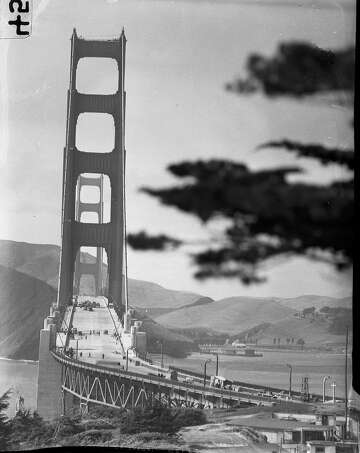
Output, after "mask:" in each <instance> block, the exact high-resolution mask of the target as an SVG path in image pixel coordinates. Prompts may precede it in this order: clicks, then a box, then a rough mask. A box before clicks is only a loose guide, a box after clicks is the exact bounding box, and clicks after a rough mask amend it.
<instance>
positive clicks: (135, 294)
mask: <svg viewBox="0 0 360 453" xmlns="http://www.w3.org/2000/svg"><path fill="white" fill-rule="evenodd" d="M59 257H60V248H59V247H58V246H55V245H48V244H28V243H25V242H14V241H2V240H0V357H9V358H14V359H30V360H37V358H38V348H39V332H40V329H41V327H42V325H43V320H44V318H45V317H46V316H47V315H48V314H49V308H50V304H51V302H54V301H55V300H56V289H57V280H58V266H59ZM85 259H86V261H90V260H91V259H92V257H91V256H90V255H89V256H86V255H85ZM199 299H201V296H199V295H197V294H193V293H188V292H181V291H172V290H168V289H166V288H163V287H162V286H160V285H157V284H155V283H150V282H144V281H140V280H132V279H130V280H129V302H130V305H132V306H134V307H139V308H140V309H141V308H142V309H144V308H146V307H150V308H153V307H160V310H161V307H169V308H168V310H173V309H176V308H179V307H181V306H184V305H186V304H192V303H194V302H196V301H197V300H199ZM139 317H141V318H142V319H144V327H145V329H146V330H147V332H148V335H149V344H150V346H153V348H155V349H156V342H157V341H158V340H161V339H164V340H165V343H166V344H167V345H168V346H167V352H168V353H170V354H174V355H181V354H183V353H184V352H186V351H188V350H189V349H191V348H192V342H191V340H189V339H188V338H186V337H185V336H183V335H179V334H176V333H173V332H171V331H170V330H169V329H167V328H166V327H163V326H160V325H158V324H157V323H156V322H155V321H153V320H152V319H149V318H147V317H146V316H145V315H140V313H139Z"/></svg>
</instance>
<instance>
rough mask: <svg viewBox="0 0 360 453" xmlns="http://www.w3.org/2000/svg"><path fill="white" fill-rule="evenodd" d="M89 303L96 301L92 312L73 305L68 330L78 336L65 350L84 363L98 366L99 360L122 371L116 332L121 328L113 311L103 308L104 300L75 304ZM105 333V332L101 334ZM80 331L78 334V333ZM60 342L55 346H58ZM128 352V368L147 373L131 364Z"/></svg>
mask: <svg viewBox="0 0 360 453" xmlns="http://www.w3.org/2000/svg"><path fill="white" fill-rule="evenodd" d="M85 301H90V302H97V303H99V304H100V307H95V308H93V310H92V311H89V310H85V309H84V308H81V307H79V306H77V307H76V308H75V311H74V316H73V320H72V327H73V328H75V329H77V332H78V333H75V334H74V338H70V340H69V345H68V346H69V347H71V348H72V349H73V351H74V357H75V356H76V354H77V357H78V359H79V360H81V361H84V362H88V363H93V364H95V363H99V364H102V363H103V361H106V362H113V365H114V366H119V365H120V367H123V368H125V366H126V363H125V362H126V361H125V360H124V359H123V349H122V346H121V343H120V341H119V340H117V339H116V333H119V334H120V333H121V330H122V326H121V323H120V321H119V319H118V317H117V314H116V312H115V310H114V309H113V308H109V307H108V306H107V299H106V298H105V297H96V298H95V297H88V296H80V297H79V300H78V304H81V303H82V302H85ZM106 331H107V333H105V332H106ZM80 332H81V334H80ZM61 343H62V341H60V342H59V343H58V344H57V346H59V347H61V346H62V344H61ZM131 359H132V351H129V362H128V369H129V370H130V371H131V370H134V371H137V372H139V373H148V369H146V368H144V367H142V366H135V365H134V363H133V362H132V360H131Z"/></svg>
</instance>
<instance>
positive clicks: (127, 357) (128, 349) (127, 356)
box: [126, 346, 133, 371]
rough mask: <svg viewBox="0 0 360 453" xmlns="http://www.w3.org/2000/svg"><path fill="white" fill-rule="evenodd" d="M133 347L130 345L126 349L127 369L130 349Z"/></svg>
mask: <svg viewBox="0 0 360 453" xmlns="http://www.w3.org/2000/svg"><path fill="white" fill-rule="evenodd" d="M132 348H133V347H132V346H129V347H128V348H127V350H126V371H127V370H128V368H129V351H130V349H132Z"/></svg>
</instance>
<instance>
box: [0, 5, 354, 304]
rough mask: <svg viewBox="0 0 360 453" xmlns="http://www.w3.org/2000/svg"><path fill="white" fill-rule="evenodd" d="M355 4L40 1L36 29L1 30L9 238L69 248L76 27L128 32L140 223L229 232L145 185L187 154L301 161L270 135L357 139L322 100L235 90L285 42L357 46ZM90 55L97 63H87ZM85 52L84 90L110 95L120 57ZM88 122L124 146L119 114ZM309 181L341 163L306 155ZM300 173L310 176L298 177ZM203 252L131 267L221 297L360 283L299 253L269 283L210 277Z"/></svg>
mask: <svg viewBox="0 0 360 453" xmlns="http://www.w3.org/2000/svg"><path fill="white" fill-rule="evenodd" d="M354 10H355V6H354V2H352V1H351V0H343V1H337V2H335V1H330V0H323V1H319V0H317V1H310V0H307V1H301V2H300V1H295V0H287V1H271V0H261V1H256V0H254V1H251V2H250V1H241V0H229V1H216V0H213V1H211V0H209V1H207V0H200V1H199V0H196V1H195V0H186V1H180V0H177V1H176V0H175V1H170V0H157V1H154V0H129V1H127V0H107V1H106V0H72V1H71V2H64V1H61V0H41V1H38V0H34V21H33V28H32V30H33V34H32V36H31V37H30V38H28V39H23V40H11V41H10V40H7V41H6V40H0V52H1V53H0V55H1V56H0V59H1V61H0V96H1V110H0V127H1V130H0V150H1V155H0V162H1V169H0V172H1V175H0V176H1V177H0V194H1V195H0V197H1V199H0V218H1V225H0V238H2V239H12V240H16V241H26V242H33V243H52V244H59V245H60V242H61V240H60V227H61V212H60V210H61V184H62V155H63V148H64V145H65V122H66V96H67V88H68V84H69V62H70V37H71V33H72V29H73V28H74V27H76V29H77V32H78V34H80V35H82V36H83V37H85V38H87V37H88V38H91V37H99V38H106V37H115V36H119V34H120V33H121V29H122V27H124V28H125V33H126V37H127V40H128V41H127V51H126V83H125V85H126V92H127V105H126V149H127V169H126V196H127V228H128V231H132V232H136V231H139V230H142V229H146V230H147V231H148V232H149V233H154V234H155V233H166V234H169V235H171V236H175V237H180V238H185V239H199V238H200V239H202V238H206V237H209V235H210V234H211V233H212V232H213V231H214V230H216V227H217V226H216V225H210V226H208V227H205V226H204V225H202V224H201V223H200V222H199V221H198V220H197V219H196V218H194V217H192V216H191V215H187V214H183V213H181V212H179V211H177V210H176V209H175V208H169V207H163V206H161V205H160V204H159V202H158V201H157V200H156V199H153V198H151V197H149V196H148V195H146V194H143V193H140V192H139V188H140V187H142V186H151V187H163V186H167V185H171V184H172V183H174V182H175V179H174V178H172V177H171V175H170V174H169V173H168V172H167V171H166V166H167V165H169V164H170V163H174V162H178V161H181V160H184V159H188V160H195V159H199V158H202V159H209V158H226V159H231V160H235V161H239V162H240V161H242V162H245V163H246V164H247V165H248V166H249V167H250V168H253V169H259V168H268V167H271V166H276V165H279V164H281V165H287V164H289V165H293V164H294V163H295V160H294V157H293V156H291V155H289V154H287V153H286V152H282V151H279V150H276V151H275V150H273V151H271V150H263V151H255V148H256V147H257V146H258V145H259V144H261V143H263V142H265V141H268V140H277V139H281V138H285V137H286V138H289V139H293V140H299V141H302V142H320V143H324V144H326V145H328V146H334V147H336V146H339V147H344V148H349V147H352V146H353V133H352V130H351V128H350V127H349V122H350V119H351V117H352V113H351V112H350V111H348V110H346V109H344V108H343V107H341V106H339V105H335V104H330V103H327V102H322V101H321V100H320V101H319V100H318V101H316V102H298V101H292V100H275V101H274V100H269V99H266V98H264V97H263V96H261V95H259V94H258V95H255V96H252V97H239V96H237V95H234V94H231V93H228V92H226V91H225V89H224V85H225V83H226V82H229V81H231V80H233V79H234V78H235V77H236V76H238V75H241V74H244V65H245V62H246V57H247V56H248V55H249V53H251V52H261V53H264V54H266V55H271V54H272V53H273V52H274V50H275V49H276V46H277V44H278V43H279V42H280V41H287V40H305V41H308V42H309V41H310V42H312V43H314V44H316V45H318V46H321V47H323V48H334V49H335V48H336V49H337V48H343V47H345V46H348V45H351V44H353V41H354V27H355V25H354V22H355V19H354V17H355V11H354ZM86 64H88V66H86ZM86 64H85V63H84V65H83V66H82V67H79V73H78V83H79V86H78V88H79V89H84V90H85V89H86V90H90V91H93V92H94V91H97V92H102V91H103V90H106V89H109V88H111V86H112V83H113V81H114V71H113V67H112V65H111V64H109V65H99V63H98V62H96V61H93V62H88V63H86ZM98 120H99V118H90V119H89V122H88V123H86V122H85V118H84V122H83V124H79V134H78V140H79V147H81V148H82V149H84V150H86V149H87V148H88V147H89V146H93V147H104V146H111V143H110V142H109V137H110V133H108V132H107V131H108V129H107V123H105V122H103V121H98ZM296 163H298V164H300V165H302V166H303V167H304V168H305V169H306V174H305V175H303V176H301V178H302V179H305V180H308V181H316V182H319V183H326V182H328V181H329V180H334V179H339V178H341V177H343V176H344V172H343V171H341V170H340V169H339V168H336V167H335V166H334V167H326V168H323V167H321V166H320V164H318V163H316V162H315V161H309V160H302V159H301V160H298V161H297V162H296ZM297 177H299V176H297ZM193 251H194V249H192V248H189V247H188V248H186V249H185V250H183V249H181V250H177V251H171V252H166V253H155V252H134V251H132V250H131V249H129V252H128V273H129V277H132V278H138V279H142V280H148V281H153V282H156V283H159V284H161V285H163V286H165V287H168V288H173V289H181V290H187V291H193V292H197V293H200V294H203V295H208V296H210V297H213V298H215V299H219V298H223V297H228V296H235V295H251V296H259V297H265V296H284V297H292V296H297V295H301V294H321V295H329V296H346V295H349V294H350V293H351V275H350V273H349V272H348V273H345V274H337V273H336V272H335V271H334V270H333V269H332V268H331V267H330V266H328V265H325V264H319V263H314V262H310V261H309V260H307V259H304V258H293V259H286V260H279V261H276V262H275V261H271V262H269V263H268V264H267V265H266V266H265V268H264V272H265V273H266V275H267V277H268V279H267V282H266V283H265V284H262V285H256V286H250V287H245V286H243V285H242V284H241V283H240V282H239V281H238V280H209V281H206V282H198V281H196V280H195V279H194V278H193V277H192V274H193V272H194V271H195V269H194V267H193V265H192V263H191V258H190V256H189V255H190V253H191V252H193Z"/></svg>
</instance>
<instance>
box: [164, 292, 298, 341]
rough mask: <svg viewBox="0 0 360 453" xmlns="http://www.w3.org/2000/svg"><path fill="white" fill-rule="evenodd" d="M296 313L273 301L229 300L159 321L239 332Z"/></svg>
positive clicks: (241, 298) (177, 313) (246, 298)
mask: <svg viewBox="0 0 360 453" xmlns="http://www.w3.org/2000/svg"><path fill="white" fill-rule="evenodd" d="M294 313H296V310H294V309H293V308H287V307H284V306H283V305H281V304H280V303H279V302H277V301H276V300H275V299H273V298H261V299H260V298H251V297H230V298H227V299H222V300H218V301H215V302H212V303H208V304H203V305H193V306H191V307H184V308H182V309H180V310H176V311H173V312H171V313H167V314H164V315H161V316H158V317H157V318H156V321H157V322H158V323H159V324H162V325H164V326H168V327H175V328H184V327H186V328H191V327H207V328H209V329H212V330H214V331H216V332H227V333H230V334H231V333H233V334H235V333H238V332H241V331H242V330H245V329H248V328H250V327H252V326H255V325H258V324H261V323H263V322H276V321H278V320H280V319H284V318H286V317H288V316H291V315H293V314H294Z"/></svg>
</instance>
